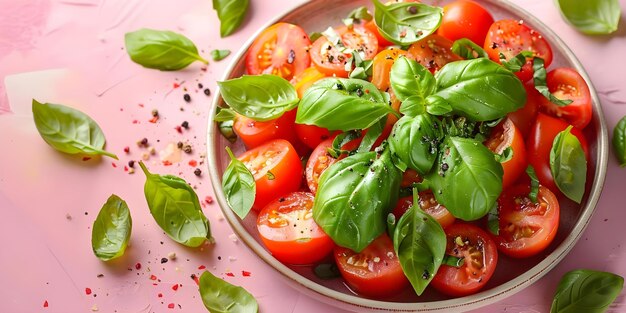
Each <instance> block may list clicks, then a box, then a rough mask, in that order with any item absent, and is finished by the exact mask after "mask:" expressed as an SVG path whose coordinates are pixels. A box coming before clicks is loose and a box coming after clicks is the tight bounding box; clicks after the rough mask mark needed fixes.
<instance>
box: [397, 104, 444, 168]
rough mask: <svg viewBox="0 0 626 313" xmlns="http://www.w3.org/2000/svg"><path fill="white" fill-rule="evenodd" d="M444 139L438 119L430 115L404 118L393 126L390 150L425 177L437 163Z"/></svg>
mask: <svg viewBox="0 0 626 313" xmlns="http://www.w3.org/2000/svg"><path fill="white" fill-rule="evenodd" d="M442 139H443V131H442V127H441V125H440V123H439V120H438V119H437V118H434V117H432V116H431V115H429V114H422V115H418V116H416V117H410V116H403V117H402V118H400V119H399V120H398V121H397V122H396V124H395V125H394V126H393V129H392V131H391V135H390V136H389V148H390V149H391V151H392V152H393V154H394V155H395V156H396V157H397V158H398V159H400V160H401V161H402V162H404V163H405V164H406V165H407V167H409V168H412V169H414V170H416V171H417V172H418V173H419V174H420V175H425V174H426V173H428V172H430V169H431V168H432V167H433V164H434V163H435V159H436V158H437V148H438V146H439V143H440V142H441V140H442ZM409 147H410V149H409Z"/></svg>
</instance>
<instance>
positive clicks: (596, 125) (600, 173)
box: [207, 0, 608, 312]
mask: <svg viewBox="0 0 626 313" xmlns="http://www.w3.org/2000/svg"><path fill="white" fill-rule="evenodd" d="M475 1H477V2H479V3H480V4H482V5H483V6H484V7H486V8H487V9H488V10H489V12H491V13H492V15H493V16H494V18H495V19H496V20H498V19H502V18H514V19H523V20H524V22H525V23H528V24H529V25H530V26H531V27H532V28H534V29H535V30H537V31H539V32H540V33H541V34H542V35H543V36H544V37H545V38H546V39H547V40H548V42H550V44H551V46H552V48H553V53H554V61H553V64H552V66H551V68H555V67H561V66H567V67H572V68H574V69H576V70H577V71H578V72H579V73H580V74H581V75H582V76H583V77H584V78H585V80H586V81H587V83H588V85H589V89H590V91H591V96H592V100H593V119H592V122H591V124H590V125H589V126H587V128H586V129H585V135H586V137H587V139H588V141H589V148H590V156H591V159H590V162H589V164H588V167H589V170H588V173H587V177H588V179H587V188H586V192H585V196H584V198H583V201H582V203H581V204H580V205H578V204H576V203H574V202H572V201H569V200H567V199H559V202H560V203H561V221H560V225H559V230H558V233H557V235H556V238H555V239H554V241H553V242H552V244H551V245H550V246H549V247H548V248H547V249H546V250H545V251H543V252H542V253H540V254H539V255H537V256H534V257H531V258H526V259H521V260H519V259H518V260H513V259H510V258H508V257H506V256H503V255H502V254H501V255H500V258H499V261H498V265H497V269H496V273H495V274H494V276H493V278H492V279H491V280H490V281H489V283H488V284H487V285H486V286H485V287H484V288H483V289H482V291H481V292H479V293H477V294H474V295H471V296H466V297H461V298H449V297H445V296H443V295H441V294H439V293H437V292H436V291H433V290H432V288H427V290H426V292H425V293H424V294H422V296H420V297H418V296H416V295H415V294H414V292H413V291H412V290H407V291H406V292H405V293H403V294H399V295H397V296H394V297H393V298H389V299H385V300H384V301H383V300H376V299H369V298H364V297H361V296H358V295H356V294H354V293H353V292H352V291H351V290H350V289H349V288H348V287H346V285H345V284H344V283H343V279H341V278H338V279H335V280H321V279H319V278H317V277H316V276H315V275H314V274H313V271H312V267H310V266H290V265H286V264H283V263H281V262H280V261H278V260H276V259H275V258H274V257H273V256H272V255H271V254H270V253H269V252H268V251H267V250H266V249H265V247H264V246H263V244H262V242H261V239H260V237H259V235H258V232H257V230H256V224H255V222H256V214H255V213H254V212H253V211H252V212H251V213H250V214H249V215H248V216H247V217H246V218H245V219H244V220H240V219H239V218H238V217H237V216H236V215H235V214H234V213H233V212H232V211H231V210H230V208H229V207H228V205H227V203H226V198H225V196H224V192H223V190H222V188H221V186H222V185H221V178H222V174H223V173H224V170H225V169H226V167H227V166H228V163H229V158H228V156H227V154H226V152H225V149H224V148H225V147H226V146H230V147H231V149H232V150H233V151H234V152H235V154H240V153H241V152H243V151H244V150H245V147H244V145H243V143H241V142H240V141H237V142H235V143H234V144H233V143H230V142H228V141H227V140H226V139H225V138H223V137H222V136H221V134H220V132H219V130H218V128H217V126H216V124H215V123H214V122H213V117H214V115H215V110H216V107H217V106H225V104H224V103H223V100H222V99H221V97H220V95H219V92H218V93H216V95H215V97H214V99H213V102H212V104H211V107H210V109H209V110H210V112H211V115H210V118H209V125H208V134H207V147H208V153H207V156H208V164H209V173H210V178H211V183H212V185H213V188H214V190H215V195H216V198H217V201H218V203H219V205H220V207H221V209H222V211H223V213H224V216H225V218H226V219H227V220H228V222H229V223H230V225H231V226H232V228H233V230H234V231H235V232H236V233H237V234H238V235H239V237H240V238H241V240H242V241H243V242H245V243H246V245H247V246H248V247H249V248H250V249H252V251H254V252H255V253H256V254H257V255H258V256H259V257H260V258H261V259H263V261H265V262H266V263H267V264H269V265H270V266H271V267H273V268H274V269H275V270H276V271H277V275H278V273H280V275H281V276H283V277H284V278H286V280H287V281H288V282H289V283H290V284H291V285H292V286H294V287H295V288H298V290H300V291H302V292H304V293H306V294H308V295H310V296H312V297H314V298H316V299H319V300H320V301H323V302H327V303H329V304H331V305H334V306H337V307H340V308H342V309H346V310H352V311H358V312H380V311H391V312H443V311H454V312H459V311H466V310H471V309H476V308H479V307H482V306H485V305H488V304H491V303H495V302H497V301H500V300H502V299H504V298H506V297H509V296H511V295H513V294H515V293H516V292H519V291H521V290H523V289H524V288H526V287H528V286H530V285H531V284H532V283H534V282H535V281H537V280H538V279H539V278H541V277H542V276H543V275H545V274H546V273H548V272H549V271H550V270H551V269H552V268H553V267H554V266H556V265H557V264H558V263H559V261H561V260H562V259H563V258H565V256H566V255H567V253H568V252H569V251H570V250H571V249H572V247H573V246H574V245H575V244H576V242H577V241H578V239H579V238H580V237H581V234H582V232H583V231H584V230H585V228H586V227H587V225H588V223H589V220H590V218H591V216H592V214H593V211H594V209H595V206H596V203H597V201H598V198H599V197H600V193H601V191H602V187H603V184H604V179H605V174H606V167H607V155H608V137H607V128H606V124H605V121H604V116H603V113H602V108H601V106H600V101H599V100H598V96H597V94H596V91H595V89H594V88H593V85H592V84H591V81H590V80H589V77H588V76H587V74H586V72H585V70H584V69H583V67H582V65H581V64H580V62H579V61H578V60H577V59H576V57H575V56H574V54H573V53H572V51H571V50H570V49H569V48H568V47H567V46H566V45H565V43H564V42H563V41H561V39H560V38H559V37H558V36H557V35H556V34H555V33H554V32H552V31H551V30H550V29H549V28H548V27H547V26H546V25H544V24H543V23H542V22H540V21H539V20H537V19H536V18H534V17H533V16H532V15H530V14H529V13H528V12H526V11H524V10H522V9H521V8H519V7H517V6H516V5H513V4H511V3H509V2H508V1H505V0H475ZM423 2H425V3H432V1H423ZM447 2H450V1H436V3H437V4H438V5H443V4H445V3H447ZM362 5H366V6H368V7H369V8H370V9H372V5H371V3H370V2H369V1H366V0H354V1H335V0H312V1H309V2H307V3H304V4H302V5H301V6H299V7H297V8H295V9H293V10H291V11H289V12H287V13H285V14H283V15H282V16H279V17H277V18H276V19H274V20H273V21H270V22H268V23H267V25H266V27H267V26H270V25H272V24H274V23H276V22H279V21H282V22H289V23H294V24H298V25H300V26H301V27H303V28H304V29H305V31H307V33H311V32H313V31H322V30H324V29H325V28H327V27H328V26H334V25H338V24H339V23H341V18H343V17H345V16H347V14H348V12H350V11H351V10H352V9H354V8H355V7H358V6H362ZM266 27H264V28H263V29H265V28H266ZM263 29H261V30H259V31H258V32H257V33H256V34H255V35H254V36H253V37H252V38H250V39H249V40H248V41H247V42H246V43H245V44H244V45H243V47H242V48H241V50H239V52H238V53H237V55H236V56H234V58H233V61H232V62H231V64H230V66H229V67H228V68H227V70H226V72H225V74H224V76H223V78H222V79H223V80H227V79H230V78H235V77H239V76H241V75H242V74H244V72H245V55H246V52H247V50H248V47H249V46H250V45H251V44H252V41H253V40H254V39H255V38H256V37H257V36H258V35H259V34H260V32H261V31H262V30H263ZM503 269H504V270H503Z"/></svg>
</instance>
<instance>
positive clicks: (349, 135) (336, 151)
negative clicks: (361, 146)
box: [327, 130, 361, 159]
mask: <svg viewBox="0 0 626 313" xmlns="http://www.w3.org/2000/svg"><path fill="white" fill-rule="evenodd" d="M359 137H361V131H360V130H351V131H348V132H344V133H341V134H339V135H337V136H335V139H333V145H332V147H331V148H328V150H327V151H328V153H329V154H330V155H331V156H332V157H333V158H335V159H336V158H338V157H339V156H340V155H342V154H351V153H352V152H353V151H350V150H343V146H344V145H346V144H347V143H348V142H350V141H352V140H355V139H357V138H359Z"/></svg>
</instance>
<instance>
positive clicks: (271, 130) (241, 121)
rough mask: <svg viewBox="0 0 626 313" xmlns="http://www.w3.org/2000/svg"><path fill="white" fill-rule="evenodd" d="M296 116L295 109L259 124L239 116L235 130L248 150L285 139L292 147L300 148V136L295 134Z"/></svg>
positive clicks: (234, 126) (236, 119)
mask: <svg viewBox="0 0 626 313" xmlns="http://www.w3.org/2000/svg"><path fill="white" fill-rule="evenodd" d="M296 114H297V112H296V110H295V109H294V110H291V111H289V112H285V114H283V115H282V116H281V117H279V118H277V119H275V120H271V121H267V122H258V121H255V120H253V119H250V118H247V117H245V116H243V115H239V114H238V115H237V117H236V118H235V122H234V124H233V129H234V131H235V133H236V134H237V136H239V138H241V140H242V141H243V143H244V144H245V145H246V147H247V148H248V149H251V148H255V147H258V146H260V145H262V144H264V143H266V142H268V141H270V140H273V139H285V140H288V141H289V142H291V144H292V145H294V146H298V145H299V142H298V136H296V132H295V123H296Z"/></svg>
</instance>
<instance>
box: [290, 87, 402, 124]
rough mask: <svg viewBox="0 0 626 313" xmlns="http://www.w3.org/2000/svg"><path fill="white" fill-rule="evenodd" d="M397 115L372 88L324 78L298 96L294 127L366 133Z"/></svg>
mask: <svg viewBox="0 0 626 313" xmlns="http://www.w3.org/2000/svg"><path fill="white" fill-rule="evenodd" d="M389 113H392V114H396V115H397V112H396V111H394V110H393V108H391V106H390V105H389V104H388V103H387V101H386V99H385V97H384V96H383V94H382V93H381V92H380V91H378V89H377V88H376V86H374V85H373V84H372V83H369V82H367V81H363V80H360V79H345V78H326V79H322V80H320V81H317V82H316V83H315V84H313V86H311V87H310V88H309V89H307V91H306V92H305V93H304V95H303V96H302V100H301V101H300V104H299V105H298V114H297V116H296V123H299V124H308V125H317V126H320V127H323V128H327V129H330V130H341V131H348V130H353V129H366V128H369V127H370V126H372V125H374V123H376V122H378V121H379V120H380V119H381V118H382V117H383V116H386V115H387V114H389Z"/></svg>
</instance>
